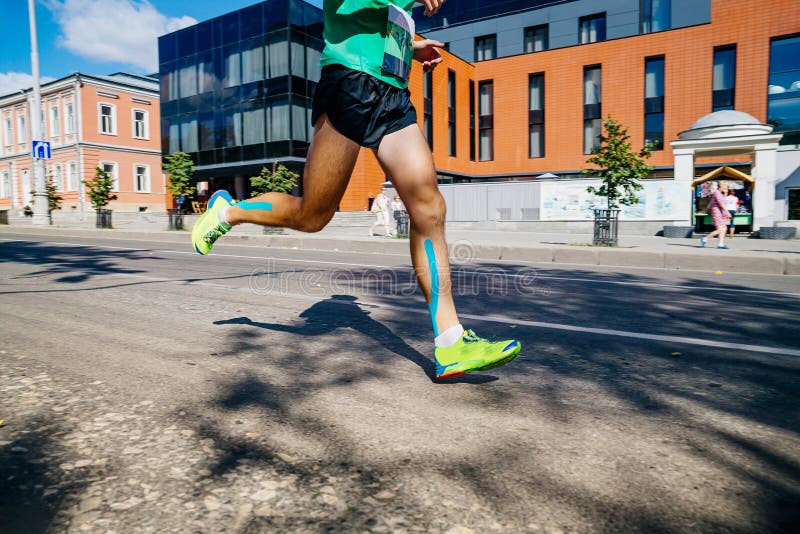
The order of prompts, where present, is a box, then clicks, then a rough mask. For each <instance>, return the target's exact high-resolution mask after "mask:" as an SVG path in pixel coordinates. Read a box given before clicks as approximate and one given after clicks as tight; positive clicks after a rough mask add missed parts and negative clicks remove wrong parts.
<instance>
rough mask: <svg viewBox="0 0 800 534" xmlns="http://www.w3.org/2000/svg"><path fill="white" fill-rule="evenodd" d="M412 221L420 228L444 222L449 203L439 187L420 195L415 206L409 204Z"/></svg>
mask: <svg viewBox="0 0 800 534" xmlns="http://www.w3.org/2000/svg"><path fill="white" fill-rule="evenodd" d="M408 210H409V212H410V215H411V222H412V224H414V226H416V227H418V228H424V227H429V226H437V225H441V224H444V219H445V215H446V213H447V205H446V204H445V201H444V197H442V194H441V193H440V192H439V190H438V189H432V190H431V191H430V192H426V193H425V194H423V195H420V196H419V197H418V198H417V199H416V201H415V203H414V206H413V208H412V207H411V206H408Z"/></svg>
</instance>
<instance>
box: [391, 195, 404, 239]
mask: <svg viewBox="0 0 800 534" xmlns="http://www.w3.org/2000/svg"><path fill="white" fill-rule="evenodd" d="M402 211H406V207H405V206H404V205H403V201H402V200H400V196H399V195H395V196H394V200H392V218H393V219H394V235H397V232H398V224H399V221H398V219H397V218H398V217H399V216H400V212H402Z"/></svg>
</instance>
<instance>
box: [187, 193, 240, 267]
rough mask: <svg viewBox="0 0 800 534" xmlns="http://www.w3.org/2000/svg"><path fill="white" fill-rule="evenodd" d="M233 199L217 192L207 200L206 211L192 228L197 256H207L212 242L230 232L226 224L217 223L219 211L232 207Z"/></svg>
mask: <svg viewBox="0 0 800 534" xmlns="http://www.w3.org/2000/svg"><path fill="white" fill-rule="evenodd" d="M232 205H233V198H231V195H230V194H228V192H227V191H217V192H216V193H214V194H213V195H212V196H211V198H210V199H208V209H206V212H205V213H204V214H202V215H201V216H200V218H199V219H197V222H195V223H194V228H192V244H193V245H194V249H195V250H196V251H197V252H198V253H199V254H203V255H205V254H208V253H209V252H211V247H213V246H214V242H215V241H216V240H217V239H219V238H220V237H221V236H223V235H225V234H227V233H228V232H230V231H231V227H230V226H228V225H227V224H222V223H221V222H219V211H220V210H221V209H222V208H224V207H225V206H232Z"/></svg>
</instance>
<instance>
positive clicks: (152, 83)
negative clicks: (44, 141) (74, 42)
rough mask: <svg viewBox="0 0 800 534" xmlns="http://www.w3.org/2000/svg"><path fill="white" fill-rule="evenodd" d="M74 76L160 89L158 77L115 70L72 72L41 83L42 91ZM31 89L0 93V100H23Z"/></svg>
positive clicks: (131, 86)
mask: <svg viewBox="0 0 800 534" xmlns="http://www.w3.org/2000/svg"><path fill="white" fill-rule="evenodd" d="M76 76H77V77H80V78H81V79H84V80H96V81H98V82H106V83H112V84H117V85H123V86H127V87H128V88H130V89H141V90H144V91H150V92H155V93H158V92H160V90H161V88H160V83H159V80H158V78H154V77H152V76H145V75H141V74H131V73H129V72H115V73H114V74H109V75H105V76H102V75H97V74H84V73H81V72H73V73H72V74H69V75H67V76H64V77H62V78H59V79H57V80H52V81H49V82H46V83H43V84H41V88H42V92H46V91H47V89H48V88H50V87H52V86H55V85H58V84H63V83H64V82H66V81H67V80H74V79H75V77H76ZM32 90H33V88H32V87H26V88H25V89H19V90H17V91H13V92H11V93H7V94H4V95H0V101H3V100H5V99H8V98H11V102H6V103H5V104H9V103H13V102H14V101H15V100H17V99H20V100H25V99H26V98H27V96H25V95H27V93H30V92H31V91H32ZM5 104H4V105H5Z"/></svg>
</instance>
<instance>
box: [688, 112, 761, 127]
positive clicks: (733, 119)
mask: <svg viewBox="0 0 800 534" xmlns="http://www.w3.org/2000/svg"><path fill="white" fill-rule="evenodd" d="M752 124H761V121H759V120H758V119H756V118H755V117H753V116H752V115H748V114H747V113H745V112H743V111H734V110H724V111H715V112H714V113H709V114H708V115H706V116H705V117H703V118H701V119H699V120H698V121H697V122H695V123H694V124H692V126H691V127H690V128H689V130H699V129H700V128H712V127H719V126H741V125H752ZM689 130H687V131H689Z"/></svg>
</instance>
